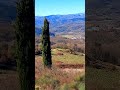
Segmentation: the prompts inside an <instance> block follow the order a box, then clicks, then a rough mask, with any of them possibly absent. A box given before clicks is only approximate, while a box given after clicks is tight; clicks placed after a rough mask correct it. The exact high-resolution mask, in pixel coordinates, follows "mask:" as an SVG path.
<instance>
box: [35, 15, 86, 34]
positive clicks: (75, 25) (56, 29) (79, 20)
mask: <svg viewBox="0 0 120 90" xmlns="http://www.w3.org/2000/svg"><path fill="white" fill-rule="evenodd" d="M46 18H47V19H48V21H49V22H50V32H52V33H54V34H56V35H58V34H59V35H60V34H69V33H73V34H77V33H79V34H80V33H84V25H85V15H84V14H69V15H50V16H46ZM43 20H44V16H36V17H35V27H36V28H37V29H39V30H40V31H41V27H42V26H43ZM40 31H39V32H40ZM36 33H38V32H36Z"/></svg>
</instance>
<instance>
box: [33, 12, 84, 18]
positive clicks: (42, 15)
mask: <svg viewBox="0 0 120 90" xmlns="http://www.w3.org/2000/svg"><path fill="white" fill-rule="evenodd" d="M72 14H85V12H81V13H70V14H50V15H41V16H40V15H35V17H36V16H40V17H46V16H52V15H53V16H57V15H61V16H62V15H72Z"/></svg>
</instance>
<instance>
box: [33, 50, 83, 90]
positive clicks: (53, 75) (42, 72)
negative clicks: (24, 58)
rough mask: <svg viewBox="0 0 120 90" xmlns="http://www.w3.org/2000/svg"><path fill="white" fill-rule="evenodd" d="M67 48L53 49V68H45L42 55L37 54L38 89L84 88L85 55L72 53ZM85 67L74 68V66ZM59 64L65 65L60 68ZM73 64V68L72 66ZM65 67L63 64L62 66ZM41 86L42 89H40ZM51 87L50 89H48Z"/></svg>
mask: <svg viewBox="0 0 120 90" xmlns="http://www.w3.org/2000/svg"><path fill="white" fill-rule="evenodd" d="M67 51H68V50H67V49H59V48H56V49H52V61H53V66H52V69H51V70H49V69H44V66H43V62H42V57H41V56H36V62H35V66H36V67H35V72H36V74H35V77H36V90H37V88H39V89H38V90H84V89H85V84H84V78H85V77H84V74H85V71H84V70H85V68H84V63H85V56H84V55H83V54H82V53H78V54H77V55H74V54H70V53H69V52H67ZM76 64H77V65H83V67H77V68H74V66H76ZM59 65H61V66H62V65H64V66H65V67H64V68H60V67H59ZM72 65H73V67H72V68H70V67H71V66H72ZM62 67H63V66H62ZM40 88H41V89H40ZM48 88H49V89H48Z"/></svg>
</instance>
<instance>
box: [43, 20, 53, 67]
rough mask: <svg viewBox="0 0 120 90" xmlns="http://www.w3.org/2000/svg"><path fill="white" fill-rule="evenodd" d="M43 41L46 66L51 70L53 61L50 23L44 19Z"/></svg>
mask: <svg viewBox="0 0 120 90" xmlns="http://www.w3.org/2000/svg"><path fill="white" fill-rule="evenodd" d="M41 40H42V56H43V62H44V66H45V67H48V68H51V66H52V60H51V47H50V34H49V22H48V20H47V19H46V18H45V19H44V27H43V28H42V39H41Z"/></svg>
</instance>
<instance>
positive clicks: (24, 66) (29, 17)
mask: <svg viewBox="0 0 120 90" xmlns="http://www.w3.org/2000/svg"><path fill="white" fill-rule="evenodd" d="M33 3H34V0H19V1H18V2H17V17H16V25H15V33H16V57H17V58H16V61H17V70H18V74H19V80H20V85H21V90H34V89H35V88H34V86H35V70H34V67H35V56H34V50H35V49H34V48H33V47H35V43H34V41H35V35H34V33H35V32H34V31H35V28H34V22H35V20H34V18H35V17H34V4H33Z"/></svg>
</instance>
